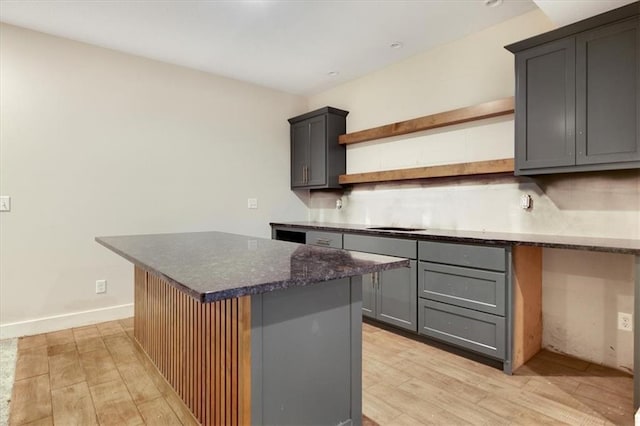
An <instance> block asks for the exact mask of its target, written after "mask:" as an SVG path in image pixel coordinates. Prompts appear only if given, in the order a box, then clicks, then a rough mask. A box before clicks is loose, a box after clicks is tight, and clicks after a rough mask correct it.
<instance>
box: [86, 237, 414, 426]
mask: <svg viewBox="0 0 640 426" xmlns="http://www.w3.org/2000/svg"><path fill="white" fill-rule="evenodd" d="M96 241H97V242H98V243H100V244H102V245H103V246H105V247H107V248H109V249H111V250H112V251H114V252H115V253H117V254H119V255H121V256H122V257H124V258H126V259H127V260H129V261H131V262H132V263H133V264H134V269H135V272H134V281H135V297H134V299H135V302H134V309H135V313H134V335H135V338H136V340H137V342H138V343H139V345H140V346H141V348H142V349H143V350H144V351H145V353H146V354H147V355H148V356H149V358H150V359H151V360H152V361H153V363H154V364H155V365H156V367H157V368H158V370H159V371H160V373H161V374H162V375H163V376H164V377H165V379H166V380H167V382H168V383H169V384H170V385H171V386H172V387H173V388H174V389H175V390H176V392H177V393H178V395H179V396H180V397H181V398H182V400H183V401H184V402H185V404H186V405H187V406H188V407H189V409H190V410H191V411H192V413H193V415H194V417H195V418H196V419H197V420H198V421H199V422H200V423H202V424H205V425H209V424H247V425H248V424H280V425H285V424H297V425H302V424H353V425H359V424H361V417H362V384H361V380H362V378H361V362H362V361H361V358H362V339H361V332H362V330H361V328H362V323H361V314H360V311H361V303H362V279H361V276H362V275H363V274H367V273H372V272H376V271H382V270H387V269H395V268H402V267H408V265H409V261H408V260H406V259H400V258H394V257H389V256H380V255H373V254H365V253H358V252H349V251H345V250H336V249H330V248H323V247H315V246H307V245H300V244H295V243H289V242H281V241H273V240H266V239H260V238H253V237H247V236H242V235H235V234H227V233H221V232H198V233H180V234H157V235H132V236H115V237H98V238H96Z"/></svg>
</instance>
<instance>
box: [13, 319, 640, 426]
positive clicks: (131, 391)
mask: <svg viewBox="0 0 640 426" xmlns="http://www.w3.org/2000/svg"><path fill="white" fill-rule="evenodd" d="M132 327H133V325H132V320H131V319H127V320H122V321H112V322H106V323H102V324H98V325H96V326H88V327H80V328H74V329H69V330H64V331H60V332H55V333H47V334H42V335H38V336H31V337H25V338H22V339H20V340H19V342H18V363H17V368H16V382H15V384H14V389H13V396H12V401H11V417H10V424H11V425H23V424H30V425H51V424H56V425H74V424H75V425H90V424H98V423H99V424H101V425H111V424H113V425H125V424H149V425H180V424H188V425H192V424H195V421H194V420H193V418H192V417H191V416H190V414H189V413H188V412H187V411H186V409H185V407H184V405H183V404H182V403H181V402H180V401H179V399H178V396H177V395H176V394H175V393H174V392H173V391H172V390H171V388H169V386H168V385H167V384H166V382H164V380H163V379H162V378H161V377H160V375H159V374H158V373H157V371H156V370H155V369H154V367H153V366H152V365H151V363H150V362H149V361H148V359H147V358H146V356H145V355H144V354H143V353H141V352H140V351H139V350H138V349H137V346H136V345H135V344H134V343H133V341H132V340H131V338H132V334H133V333H132V331H133V330H132ZM363 388H364V392H363V407H364V410H363V411H364V414H366V415H367V416H369V417H370V418H371V419H372V420H374V421H376V422H378V423H379V424H380V425H383V426H384V425H412V426H415V425H420V424H443V425H457V424H490V425H498V424H526V425H538V424H563V423H565V424H576V425H577V424H594V425H601V424H629V425H631V424H633V417H632V397H631V395H632V379H631V377H630V376H628V375H626V374H623V373H620V372H617V371H615V370H611V369H606V368H602V367H599V366H596V365H593V364H590V363H587V362H584V361H580V360H576V359H572V358H567V357H563V356H559V355H556V354H553V353H550V352H545V351H543V352H541V353H540V354H539V355H538V356H536V357H535V358H534V359H533V360H532V361H530V362H529V363H528V364H527V365H526V366H524V367H523V368H521V369H519V370H518V371H517V373H516V374H515V375H514V376H506V375H505V374H503V373H502V372H501V371H500V370H497V369H495V368H492V367H489V366H485V365H483V364H479V363H477V362H474V361H471V360H469V359H466V358H462V357H459V356H457V355H453V354H451V353H448V352H444V351H442V350H440V349H437V348H434V347H432V346H429V345H426V344H424V343H422V342H418V341H415V340H412V339H407V338H405V337H402V336H399V335H397V334H394V333H391V332H389V331H386V330H383V329H380V328H377V327H375V326H372V325H370V324H364V331H363Z"/></svg>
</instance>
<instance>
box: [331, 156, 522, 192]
mask: <svg viewBox="0 0 640 426" xmlns="http://www.w3.org/2000/svg"><path fill="white" fill-rule="evenodd" d="M496 173H513V158H502V159H499V160H487V161H474V162H471V163H457V164H446V165H442V166H430V167H414V168H410V169H397V170H384V171H379V172H368V173H353V174H349V175H340V177H339V178H338V182H340V184H342V185H348V184H355V183H371V182H388V181H398V180H410V179H428V178H439V177H451V176H470V175H486V174H496Z"/></svg>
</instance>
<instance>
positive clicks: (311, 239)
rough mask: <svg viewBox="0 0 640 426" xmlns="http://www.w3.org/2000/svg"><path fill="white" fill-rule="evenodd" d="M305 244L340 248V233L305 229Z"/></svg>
mask: <svg viewBox="0 0 640 426" xmlns="http://www.w3.org/2000/svg"><path fill="white" fill-rule="evenodd" d="M307 244H311V245H314V246H322V247H331V248H339V249H341V248H342V234H340V233H337V232H319V231H307Z"/></svg>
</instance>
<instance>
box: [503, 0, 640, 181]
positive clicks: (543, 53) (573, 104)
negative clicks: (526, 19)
mask: <svg viewBox="0 0 640 426" xmlns="http://www.w3.org/2000/svg"><path fill="white" fill-rule="evenodd" d="M639 11H640V7H639V6H638V3H636V4H634V5H630V6H627V7H625V8H621V9H617V10H615V11H613V12H610V13H606V14H603V15H599V16H597V17H595V18H590V19H589V20H585V21H581V22H579V23H576V24H573V25H570V26H568V27H563V28H560V29H558V30H554V31H552V32H549V33H545V34H542V35H540V36H536V37H533V38H531V39H527V40H524V41H521V42H518V43H514V44H512V45H509V46H507V49H509V50H510V51H511V52H514V53H515V61H516V112H515V123H516V134H515V172H516V174H517V175H536V174H544V173H565V172H581V171H597V170H614V169H631V168H638V167H640V118H639V117H640V17H639V16H638V13H640V12H639Z"/></svg>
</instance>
